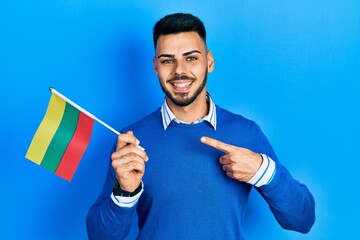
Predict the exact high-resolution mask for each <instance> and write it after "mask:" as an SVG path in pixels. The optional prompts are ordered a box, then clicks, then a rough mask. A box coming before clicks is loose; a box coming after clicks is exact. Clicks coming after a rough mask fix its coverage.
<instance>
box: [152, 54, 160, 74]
mask: <svg viewBox="0 0 360 240" xmlns="http://www.w3.org/2000/svg"><path fill="white" fill-rule="evenodd" d="M153 64H154V71H155V73H156V76H159V75H158V65H157V64H158V63H157V60H156V57H153Z"/></svg>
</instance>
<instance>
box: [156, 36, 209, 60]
mask: <svg viewBox="0 0 360 240" xmlns="http://www.w3.org/2000/svg"><path fill="white" fill-rule="evenodd" d="M192 50H199V51H200V52H202V53H203V52H205V51H206V46H205V43H204V41H203V40H202V39H201V37H200V36H199V34H198V33H196V32H183V33H177V34H168V35H161V36H160V37H159V39H158V41H157V44H156V55H160V54H175V55H176V54H177V53H179V54H181V53H185V52H189V51H192Z"/></svg>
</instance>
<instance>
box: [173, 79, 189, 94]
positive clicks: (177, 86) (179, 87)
mask: <svg viewBox="0 0 360 240" xmlns="http://www.w3.org/2000/svg"><path fill="white" fill-rule="evenodd" d="M192 83H193V81H188V80H187V81H186V80H182V81H174V82H170V84H171V86H172V87H173V89H174V90H175V91H178V92H186V91H189V90H190V87H191V85H192Z"/></svg>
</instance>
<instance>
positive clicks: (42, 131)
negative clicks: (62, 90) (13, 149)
mask: <svg viewBox="0 0 360 240" xmlns="http://www.w3.org/2000/svg"><path fill="white" fill-rule="evenodd" d="M65 106H66V102H65V101H64V100H63V99H61V98H60V97H58V96H56V95H55V94H51V98H50V102H49V105H48V108H47V110H46V113H45V116H44V118H43V120H42V121H41V123H40V126H39V128H38V129H37V131H36V133H35V135H34V137H33V139H32V141H31V144H30V147H29V149H28V151H27V153H26V155H25V157H26V158H27V159H29V160H31V161H33V162H35V163H37V164H39V165H40V163H41V161H42V160H43V158H44V155H45V153H46V150H47V148H48V147H49V144H50V142H51V140H52V138H53V137H54V135H55V133H56V130H57V129H58V127H59V125H60V122H61V119H62V117H63V114H64V111H65Z"/></svg>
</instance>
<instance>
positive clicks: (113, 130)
mask: <svg viewBox="0 0 360 240" xmlns="http://www.w3.org/2000/svg"><path fill="white" fill-rule="evenodd" d="M49 89H50V91H51V92H52V93H54V94H55V95H57V96H58V97H60V98H62V99H63V100H65V101H66V102H68V103H69V104H70V105H72V106H73V107H74V108H76V109H78V110H79V111H81V112H83V113H84V114H86V115H87V116H89V117H90V118H92V119H94V120H95V121H97V122H98V123H100V124H101V125H103V126H104V127H106V128H107V129H109V130H110V131H112V132H113V133H115V134H116V135H119V134H120V132H118V131H116V130H115V129H114V128H112V127H110V126H109V125H107V124H106V123H104V122H103V121H101V120H100V119H98V118H97V117H95V116H94V115H92V114H91V113H89V112H88V111H86V110H85V109H83V108H82V107H80V106H79V105H77V104H76V103H74V102H73V101H71V100H70V99H68V98H67V97H65V96H64V95H62V94H61V93H59V92H58V91H56V90H55V89H54V88H52V87H50V88H49Z"/></svg>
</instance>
